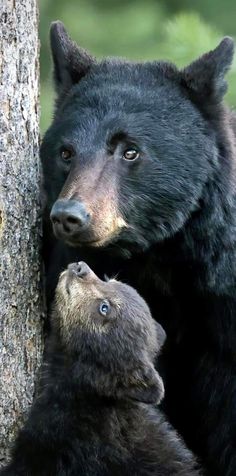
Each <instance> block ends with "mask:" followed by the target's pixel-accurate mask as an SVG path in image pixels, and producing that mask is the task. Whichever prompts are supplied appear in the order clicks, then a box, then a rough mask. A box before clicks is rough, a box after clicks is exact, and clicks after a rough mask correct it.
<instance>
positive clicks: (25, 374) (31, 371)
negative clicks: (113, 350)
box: [0, 0, 43, 463]
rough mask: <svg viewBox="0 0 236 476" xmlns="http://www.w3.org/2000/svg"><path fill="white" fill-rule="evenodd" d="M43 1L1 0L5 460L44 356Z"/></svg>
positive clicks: (0, 426) (0, 457)
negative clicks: (40, 18) (40, 30)
mask: <svg viewBox="0 0 236 476" xmlns="http://www.w3.org/2000/svg"><path fill="white" fill-rule="evenodd" d="M38 53H39V41H38V9H37V0H0V463H1V462H3V461H5V460H6V459H7V458H8V455H9V447H10V445H11V442H12V440H13V438H14V436H15V434H16V431H17V429H18V428H19V427H20V426H21V425H22V422H23V419H24V416H25V414H26V412H27V410H28V408H29V405H30V403H31V401H32V396H33V394H34V385H35V378H36V375H37V370H38V368H39V364H40V362H41V357H42V347H43V340H42V335H43V334H42V322H43V319H42V317H43V298H42V286H41V277H40V241H41V207H40V163H39V156H38V143H39V129H38V122H39V121H38V119H39V111H38V78H39V62H38Z"/></svg>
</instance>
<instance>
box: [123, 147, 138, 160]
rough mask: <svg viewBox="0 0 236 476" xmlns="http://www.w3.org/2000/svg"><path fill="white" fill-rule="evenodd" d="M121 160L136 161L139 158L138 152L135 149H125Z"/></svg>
mask: <svg viewBox="0 0 236 476" xmlns="http://www.w3.org/2000/svg"><path fill="white" fill-rule="evenodd" d="M123 158H124V159H125V160H136V159H138V158H139V152H138V150H137V149H135V148H132V149H127V150H125V152H124V155H123Z"/></svg>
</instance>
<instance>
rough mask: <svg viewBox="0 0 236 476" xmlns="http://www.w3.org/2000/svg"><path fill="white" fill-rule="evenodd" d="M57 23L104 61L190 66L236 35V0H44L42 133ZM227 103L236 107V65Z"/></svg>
mask: <svg viewBox="0 0 236 476" xmlns="http://www.w3.org/2000/svg"><path fill="white" fill-rule="evenodd" d="M57 19H59V20H62V21H63V22H64V23H65V25H66V28H67V29H68V31H69V33H70V35H71V36H72V38H73V39H74V40H76V41H77V42H78V43H79V44H80V45H81V46H83V47H84V48H86V49H88V50H90V51H91V52H92V53H93V55H95V56H97V57H98V58H101V57H103V56H106V55H109V56H125V57H127V58H130V59H141V60H145V59H149V60H150V59H155V60H156V59H168V60H170V61H173V62H174V63H176V64H177V65H178V66H185V65H186V64H187V63H188V62H190V61H192V60H193V59H195V58H196V57H197V56H199V55H200V54H202V53H203V52H206V51H207V50H209V49H212V48H214V47H215V46H216V45H217V43H218V42H219V41H220V39H221V38H222V37H223V36H224V35H230V36H235V37H236V0H225V1H222V0H198V1H195V2H194V1H193V0H167V1H164V0H163V1H161V0H146V1H139V0H138V1H134V0H87V1H86V0H40V38H41V130H42V132H44V131H45V129H46V128H47V127H48V125H49V123H50V120H51V117H52V113H53V105H52V104H53V89H52V80H51V60H50V51H49V42H48V30H49V25H50V22H51V21H53V20H57ZM227 101H228V103H229V104H230V105H231V106H236V61H235V62H234V64H233V68H232V71H231V72H230V74H229V92H228V94H227Z"/></svg>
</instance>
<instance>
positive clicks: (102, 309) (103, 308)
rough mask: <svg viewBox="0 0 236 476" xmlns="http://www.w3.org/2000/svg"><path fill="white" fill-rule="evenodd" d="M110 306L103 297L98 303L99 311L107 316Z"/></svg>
mask: <svg viewBox="0 0 236 476" xmlns="http://www.w3.org/2000/svg"><path fill="white" fill-rule="evenodd" d="M110 309H111V306H110V303H109V302H108V301H107V300H106V299H105V300H104V301H102V302H101V303H100V305H99V312H100V314H101V315H102V316H107V315H108V314H109V312H110Z"/></svg>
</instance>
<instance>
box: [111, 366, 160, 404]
mask: <svg viewBox="0 0 236 476" xmlns="http://www.w3.org/2000/svg"><path fill="white" fill-rule="evenodd" d="M164 393H165V391H164V384H163V380H162V378H161V377H160V375H159V374H158V372H157V371H156V370H155V368H154V366H153V365H152V364H148V365H147V366H145V367H143V368H142V369H139V370H137V371H136V373H135V374H133V375H132V378H131V379H130V381H129V382H128V384H126V386H125V388H123V389H120V391H119V392H118V395H119V396H120V397H125V398H129V399H131V400H137V401H139V402H143V403H152V404H156V405H158V404H159V403H160V402H161V400H162V399H163V397H164Z"/></svg>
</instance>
